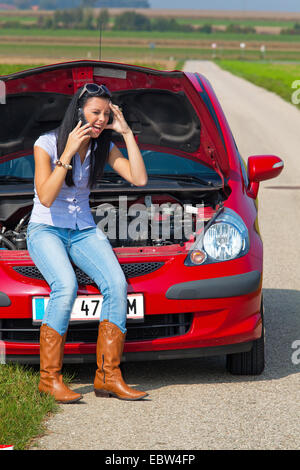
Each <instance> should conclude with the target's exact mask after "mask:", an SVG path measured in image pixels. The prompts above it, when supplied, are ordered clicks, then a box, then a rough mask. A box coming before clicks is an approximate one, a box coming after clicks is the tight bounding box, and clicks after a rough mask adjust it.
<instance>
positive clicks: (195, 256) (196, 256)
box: [190, 250, 206, 264]
mask: <svg viewBox="0 0 300 470" xmlns="http://www.w3.org/2000/svg"><path fill="white" fill-rule="evenodd" d="M190 258H191V261H192V262H193V263H194V264H202V263H203V261H205V260H206V254H205V253H204V252H203V251H201V250H195V251H192V252H191V254H190Z"/></svg>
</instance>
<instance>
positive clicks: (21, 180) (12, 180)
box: [0, 175, 33, 183]
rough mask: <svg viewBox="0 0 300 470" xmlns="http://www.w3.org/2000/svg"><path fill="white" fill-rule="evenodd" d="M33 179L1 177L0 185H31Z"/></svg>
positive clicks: (10, 176)
mask: <svg viewBox="0 0 300 470" xmlns="http://www.w3.org/2000/svg"><path fill="white" fill-rule="evenodd" d="M32 182H33V178H23V177H22V176H12V175H1V176H0V183H32Z"/></svg>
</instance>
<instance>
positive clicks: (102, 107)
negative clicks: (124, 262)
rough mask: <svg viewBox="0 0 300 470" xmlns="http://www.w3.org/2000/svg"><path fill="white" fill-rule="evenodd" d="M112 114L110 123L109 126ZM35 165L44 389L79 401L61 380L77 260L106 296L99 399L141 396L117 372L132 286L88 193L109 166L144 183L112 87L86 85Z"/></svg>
mask: <svg viewBox="0 0 300 470" xmlns="http://www.w3.org/2000/svg"><path fill="white" fill-rule="evenodd" d="M111 114H112V116H113V122H112V123H111V124H108V121H109V118H110V115H111ZM78 118H80V120H79V122H78ZM84 120H86V123H84V122H82V121H84ZM112 130H114V131H116V132H118V133H120V134H122V136H123V138H124V141H125V144H126V147H127V151H128V159H127V158H124V157H123V155H122V153H121V152H120V150H119V149H118V148H117V147H116V146H115V145H114V144H113V143H111V132H112ZM34 160H35V188H34V189H35V197H34V205H33V210H32V213H31V217H30V221H29V224H28V231H27V246H28V251H29V253H30V256H31V258H32V259H33V261H34V263H35V264H36V266H37V267H38V269H39V270H40V271H41V273H42V274H43V276H44V278H45V279H46V281H47V283H48V284H49V286H50V287H51V293H50V298H49V302H48V305H47V308H46V311H45V315H44V318H43V322H42V326H41V329H40V383H39V390H40V392H45V393H50V394H51V395H54V397H55V399H56V400H57V401H59V402H63V403H73V402H76V401H78V400H80V399H81V398H82V395H80V394H79V393H75V392H73V391H72V390H70V389H69V388H68V387H67V386H66V385H65V384H64V382H63V380H62V375H61V368H62V361H63V351H64V344H65V341H66V335H67V329H68V324H69V319H70V315H71V310H72V307H73V303H74V301H75V299H76V296H77V288H78V284H77V280H76V276H75V273H74V269H73V268H72V265H71V260H72V261H73V262H74V264H76V265H77V266H78V267H79V268H80V269H82V271H84V272H85V273H86V274H87V275H88V276H89V277H90V278H91V279H93V281H94V282H95V283H96V285H97V286H98V289H99V290H100V292H101V294H102V295H103V303H102V309H101V316H100V323H99V330H98V339H97V366H98V369H97V371H96V375H95V380H94V390H95V393H96V395H97V396H107V397H109V396H115V397H117V398H119V399H124V400H139V399H142V398H144V397H145V396H147V393H145V392H140V391H138V390H134V389H132V388H130V387H129V386H128V385H126V383H125V382H124V380H123V378H122V374H121V371H120V367H119V365H120V361H121V357H122V352H123V346H124V341H125V336H126V313H127V282H126V279H125V276H124V273H123V271H122V269H121V267H120V264H119V262H118V260H117V258H116V256H115V254H114V251H113V249H112V247H111V244H110V242H109V240H108V239H107V237H106V235H105V234H104V233H103V232H102V231H101V230H100V229H99V228H98V227H97V226H96V224H95V222H94V219H93V216H92V214H91V210H90V206H89V194H90V190H91V188H92V187H93V186H94V184H95V182H96V179H97V178H98V177H99V176H101V174H102V173H103V169H104V166H105V164H106V163H107V162H108V163H109V165H110V166H111V167H112V168H113V170H115V171H116V172H117V173H119V174H120V175H121V176H122V177H123V178H125V179H126V180H127V181H129V182H130V183H132V184H134V185H137V186H143V185H145V184H146V183H147V173H146V169H145V165H144V162H143V158H142V156H141V153H140V151H139V149H138V146H137V144H136V142H135V139H134V136H133V133H132V131H131V129H130V128H129V126H128V125H127V123H126V121H125V119H124V117H123V114H122V111H121V110H120V108H119V107H118V106H116V105H113V104H112V102H111V93H110V92H109V90H108V89H107V88H106V87H105V86H104V85H97V84H94V83H90V84H86V85H85V86H84V87H81V88H80V89H79V90H78V91H77V92H76V93H75V95H74V96H73V98H72V100H71V102H70V105H69V107H68V109H67V111H66V114H65V116H64V119H63V121H62V123H61V125H60V127H59V128H58V129H56V130H55V131H51V132H48V133H46V134H44V135H42V136H41V137H39V139H38V140H37V141H36V142H35V144H34Z"/></svg>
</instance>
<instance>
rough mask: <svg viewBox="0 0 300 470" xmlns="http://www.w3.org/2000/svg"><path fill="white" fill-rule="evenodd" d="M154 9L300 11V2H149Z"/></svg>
mask: <svg viewBox="0 0 300 470" xmlns="http://www.w3.org/2000/svg"><path fill="white" fill-rule="evenodd" d="M149 3H150V5H151V7H152V8H176V9H186V10H187V9H194V10H260V11H291V12H292V11H295V12H298V11H300V2H299V0H226V1H224V0H209V2H208V1H207V0H205V1H203V0H149Z"/></svg>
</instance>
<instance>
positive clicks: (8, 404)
mask: <svg viewBox="0 0 300 470" xmlns="http://www.w3.org/2000/svg"><path fill="white" fill-rule="evenodd" d="M38 381H39V373H38V372H36V371H34V370H33V369H31V368H26V367H24V366H20V365H12V364H8V365H0V444H2V445H3V444H5V445H8V444H11V445H14V449H16V450H23V449H26V448H28V445H29V444H30V441H31V440H32V439H33V438H34V437H37V436H38V435H40V434H41V433H42V432H43V431H44V426H43V420H44V418H45V416H46V415H47V414H49V413H53V412H56V411H57V410H58V405H57V404H56V402H55V400H54V398H53V397H51V396H50V395H45V394H44V395H40V393H39V391H38Z"/></svg>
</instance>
